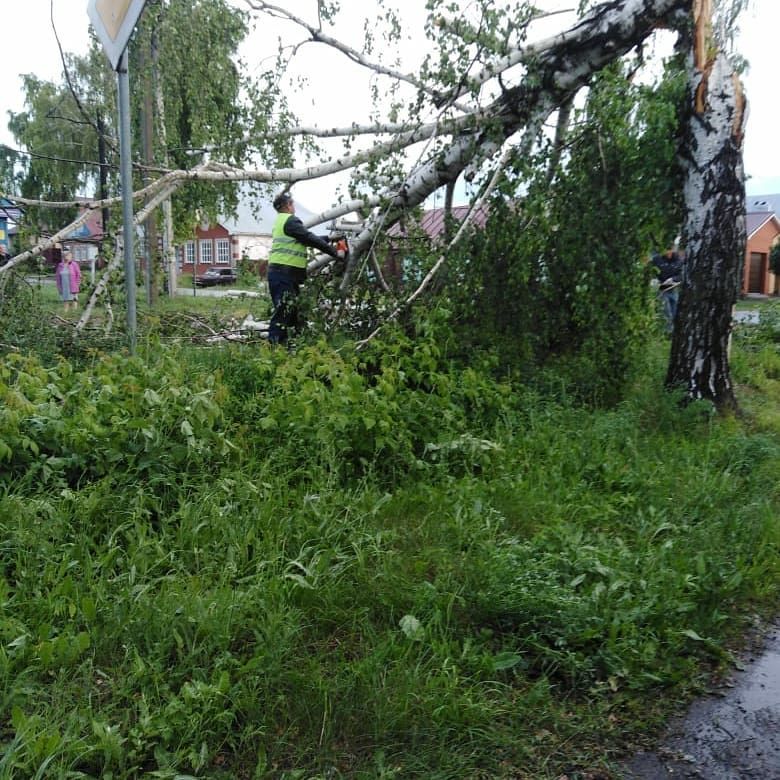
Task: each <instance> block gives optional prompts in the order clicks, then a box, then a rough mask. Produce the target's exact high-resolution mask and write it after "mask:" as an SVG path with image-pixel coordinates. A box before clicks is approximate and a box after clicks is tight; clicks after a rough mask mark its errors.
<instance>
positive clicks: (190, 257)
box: [184, 241, 195, 265]
mask: <svg viewBox="0 0 780 780" xmlns="http://www.w3.org/2000/svg"><path fill="white" fill-rule="evenodd" d="M184 262H185V263H189V264H190V265H195V242H194V241H188V242H187V243H186V244H185V245H184Z"/></svg>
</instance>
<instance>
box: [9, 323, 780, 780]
mask: <svg viewBox="0 0 780 780" xmlns="http://www.w3.org/2000/svg"><path fill="white" fill-rule="evenodd" d="M445 321H446V320H445ZM432 323H433V324H432ZM435 323H436V319H435V318H432V319H430V320H429V321H428V322H427V324H426V325H425V327H423V325H422V324H418V325H417V326H416V330H415V331H414V333H413V334H411V335H413V336H414V338H410V335H409V333H408V332H407V334H406V335H404V334H401V333H396V334H395V335H394V336H392V337H389V336H388V338H387V339H385V340H384V341H383V342H382V343H381V344H377V345H375V346H373V347H372V348H370V349H369V350H367V351H366V352H364V353H360V354H359V355H356V354H355V353H354V351H352V350H350V349H348V348H344V349H342V350H341V351H334V349H333V348H331V347H329V346H327V345H326V344H325V343H324V342H318V343H311V344H308V345H301V346H300V347H299V349H298V351H296V352H295V353H292V354H290V353H286V352H283V351H276V350H272V349H268V348H267V347H266V346H265V345H254V346H251V347H248V346H240V347H223V348H210V349H196V348H193V347H189V348H186V349H184V348H174V347H165V346H162V345H160V344H157V343H152V342H151V341H149V340H146V339H144V340H142V342H141V343H142V345H143V350H141V351H142V352H143V354H141V355H139V356H138V357H135V358H131V357H127V356H124V355H122V354H108V353H106V354H101V353H98V352H94V351H93V352H92V353H89V354H88V353H86V352H84V353H81V354H82V357H81V359H80V360H79V362H78V363H77V364H73V363H71V362H69V361H66V360H59V361H54V360H46V361H42V360H41V359H39V358H38V357H35V356H34V355H33V354H32V350H29V351H28V352H29V354H26V355H22V354H18V353H10V354H7V355H6V357H5V358H4V360H3V363H2V366H1V367H0V401H1V403H0V540H2V541H0V566H1V567H2V568H1V569H0V572H2V576H1V577H0V680H2V684H0V695H2V706H0V713H2V715H0V718H1V720H0V743H1V744H2V751H0V754H1V757H0V776H2V777H8V778H11V777H36V776H37V777H61V778H65V777H69V778H74V777H100V778H109V777H113V778H132V777H139V776H150V777H158V778H174V777H177V776H182V775H194V776H202V777H211V778H217V777H226V778H227V777H230V778H243V777H246V778H265V777H269V778H293V777H307V778H314V777H387V778H389V777H404V778H407V777H420V778H422V777H425V778H437V777H438V778H449V777H485V778H497V777H528V778H544V777H558V776H560V774H562V773H564V772H565V773H567V774H568V775H569V776H570V777H577V776H583V775H584V773H585V771H586V769H588V768H590V769H595V768H601V769H604V770H606V769H608V768H609V766H610V764H611V762H612V761H613V760H614V759H615V757H616V756H617V755H618V753H619V751H620V749H621V747H622V746H623V745H625V742H626V740H627V739H629V738H630V737H631V736H632V735H633V736H636V735H638V734H640V733H642V731H643V730H645V729H647V728H648V726H651V725H653V724H654V723H656V722H657V720H658V718H660V717H661V715H662V714H663V713H662V710H661V704H660V702H661V701H662V700H666V701H668V702H673V701H675V700H677V699H679V698H681V697H683V696H684V695H685V694H686V692H688V691H689V690H691V689H692V688H693V687H695V686H696V685H697V683H698V682H699V681H700V680H701V679H703V677H702V676H703V675H705V674H706V672H707V670H708V669H709V668H711V666H712V665H713V664H719V663H721V662H723V661H725V660H726V659H727V658H728V652H727V650H726V648H727V647H728V643H729V641H730V640H732V639H733V638H734V637H735V636H737V635H738V634H739V632H740V630H741V629H742V628H743V627H744V625H745V621H746V620H747V619H748V616H750V615H751V614H753V613H754V612H755V611H758V612H760V611H762V610H763V609H764V608H765V607H766V608H769V607H771V606H772V605H773V604H775V603H776V597H777V591H778V583H780V567H778V560H780V557H779V556H778V545H779V543H780V531H779V530H778V523H777V516H778V512H777V509H778V494H777V489H776V487H775V485H776V480H775V475H776V473H777V468H778V463H779V462H780V439H779V438H778V434H780V417H778V412H777V410H778V401H779V400H780V389H779V388H780V384H779V383H778V379H779V378H780V356H778V353H777V349H776V346H777V345H776V343H775V342H773V341H770V340H769V339H767V338H766V337H765V335H762V332H758V331H750V330H747V329H746V331H745V333H746V334H748V335H746V336H744V337H742V336H741V335H739V334H738V336H739V337H738V338H737V339H736V340H735V345H734V351H735V354H734V366H735V367H734V373H735V377H736V378H737V379H738V380H739V381H740V382H742V383H743V384H744V385H745V386H744V388H743V390H742V395H743V396H744V399H745V400H744V406H745V409H746V415H745V418H744V419H739V420H737V419H733V418H717V417H714V416H713V415H712V414H711V413H710V409H709V407H707V406H705V405H699V404H692V405H689V406H688V407H687V408H682V407H680V406H678V405H677V403H676V402H675V398H673V397H670V396H668V395H666V394H664V393H663V392H662V391H661V390H660V387H661V383H662V375H663V365H662V364H663V356H662V354H661V353H662V352H663V351H664V349H663V347H664V344H663V342H662V341H661V340H660V339H659V341H658V343H657V344H655V345H654V346H653V348H652V349H651V352H650V357H649V358H648V359H647V360H646V361H645V362H643V363H642V364H641V366H640V367H639V368H638V369H637V371H636V373H635V375H634V376H635V379H634V382H633V383H632V384H631V386H630V387H629V388H628V390H627V392H626V395H625V398H624V400H622V401H621V402H620V403H617V404H616V405H615V406H614V407H613V408H611V409H608V410H601V411H598V410H597V411H593V410H589V409H585V408H583V407H581V406H579V405H578V404H577V403H575V402H574V399H573V398H572V396H571V395H569V393H568V392H567V391H566V390H565V389H564V388H565V387H566V384H565V383H563V382H562V383H560V384H559V385H557V387H556V386H555V385H554V384H553V383H552V382H548V383H547V385H546V386H545V388H544V392H540V391H539V389H538V388H537V389H534V387H533V386H532V385H531V384H529V383H527V382H526V383H521V382H519V381H517V379H516V378H514V377H512V376H511V375H508V374H507V373H506V372H504V373H503V377H504V378H503V379H501V378H496V377H497V375H496V372H495V367H496V363H495V361H494V360H493V358H491V357H490V353H488V352H481V353H474V355H472V357H471V362H470V365H468V366H465V365H464V364H463V363H462V362H461V361H460V360H459V359H458V355H457V351H456V347H455V346H454V345H455V344H456V342H455V341H454V340H453V339H451V338H450V339H447V338H444V337H443V333H442V331H441V328H442V327H444V326H443V325H442V324H441V322H439V324H435ZM410 327H411V325H410ZM748 385H749V386H748ZM661 693H662V694H663V695H661Z"/></svg>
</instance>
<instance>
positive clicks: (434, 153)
mask: <svg viewBox="0 0 780 780" xmlns="http://www.w3.org/2000/svg"><path fill="white" fill-rule="evenodd" d="M246 3H247V6H248V7H249V8H251V9H252V10H253V11H254V12H256V13H258V14H264V15H267V16H270V17H273V18H275V19H282V20H284V21H285V22H286V23H289V24H290V25H294V26H295V27H296V28H297V29H299V30H302V31H303V32H304V41H308V42H312V43H316V44H318V45H324V46H328V47H330V48H332V49H334V50H336V51H338V52H339V53H341V54H342V55H343V56H345V57H347V58H348V59H349V60H351V61H352V62H353V63H355V64H356V65H357V66H359V67H360V68H363V69H366V70H367V71H368V72H370V73H372V74H373V75H374V76H375V77H376V78H382V79H389V80H390V83H391V84H392V85H393V87H392V89H391V90H390V91H391V92H392V91H393V90H396V89H400V88H404V89H407V90H411V91H412V97H411V99H410V100H409V102H408V103H407V104H406V106H405V107H406V111H407V118H406V119H405V120H404V121H401V122H399V121H397V116H398V113H399V106H400V105H402V102H401V101H400V100H397V101H396V102H395V103H394V105H393V108H392V111H391V114H392V115H393V116H392V119H393V121H387V122H381V121H380V122H376V121H372V122H369V123H364V124H359V123H357V122H355V123H353V124H349V125H345V126H341V127H332V128H311V127H309V126H306V125H300V126H297V127H292V126H290V124H289V123H286V124H283V125H281V126H279V127H266V128H264V129H263V132H264V136H263V139H260V140H262V141H263V142H264V143H265V142H267V136H268V135H276V136H278V137H279V138H282V137H285V138H293V137H296V136H303V137H308V138H312V137H320V138H325V137H329V138H341V139H343V140H344V142H345V143H347V142H349V141H352V140H354V139H355V138H358V137H371V138H373V139H375V143H374V144H373V145H371V146H367V147H366V148H363V149H359V150H357V151H348V152H347V153H346V154H343V155H341V156H339V157H337V158H335V159H330V160H328V161H327V162H320V163H318V164H313V165H304V166H300V167H269V168H246V167H238V166H236V165H233V164H224V163H219V162H218V161H216V160H210V161H207V162H205V163H201V164H199V165H196V166H194V167H193V168H190V169H176V170H168V171H166V172H164V173H163V175H161V176H159V177H158V178H157V179H156V180H155V181H153V182H152V183H151V184H149V185H148V186H146V187H144V188H143V189H140V190H139V191H137V192H136V193H134V197H135V198H136V199H141V198H145V199H147V205H146V207H145V209H144V212H143V213H144V216H147V215H148V214H149V213H150V212H151V211H152V210H153V209H154V208H155V207H156V206H157V205H159V204H160V203H162V202H164V201H165V200H166V198H167V197H168V196H169V195H170V194H171V193H172V192H174V191H175V190H176V189H177V188H178V187H179V186H181V185H182V184H185V183H187V182H198V181H199V182H214V183H216V182H220V183H224V182H238V181H250V182H260V183H269V184H270V183H274V184H283V185H285V186H293V185H295V184H296V183H298V182H303V181H310V180H312V179H316V178H321V177H325V176H329V175H331V174H334V173H338V172H343V171H351V172H352V174H353V178H352V182H353V191H354V193H355V197H354V198H350V199H349V200H347V201H345V202H343V203H341V204H337V205H335V206H334V207H333V208H332V209H329V210H327V211H325V212H322V213H321V214H318V215H317V217H316V221H317V222H322V221H326V220H332V219H335V218H338V217H339V216H343V215H346V214H349V213H350V212H351V211H354V210H355V209H357V208H359V209H362V210H363V211H364V213H366V215H367V219H366V220H365V223H364V227H363V229H362V231H361V232H360V233H359V234H358V235H356V236H355V237H354V239H353V240H352V242H351V247H350V249H351V252H350V260H349V263H348V265H347V267H346V270H345V272H344V273H343V275H342V276H341V277H340V279H339V281H338V285H339V290H340V292H341V294H342V295H347V294H349V291H350V289H351V288H352V286H353V285H354V284H356V271H357V269H358V268H359V266H360V263H361V262H362V260H363V259H364V258H365V257H366V256H367V255H369V253H370V252H371V249H372V247H373V246H374V244H375V242H376V240H377V237H378V236H379V235H380V234H381V233H382V232H384V231H386V230H387V229H388V228H389V227H390V226H392V225H393V224H395V223H396V222H397V221H398V220H399V219H400V218H401V217H402V216H403V215H405V214H406V213H408V212H409V211H410V210H411V209H414V208H415V207H417V206H419V205H420V204H422V203H423V202H424V201H425V200H426V198H427V197H428V196H430V195H431V194H432V193H434V192H436V191H437V190H439V189H440V188H443V187H447V186H450V187H451V186H452V184H453V183H454V182H455V181H456V180H458V179H459V178H460V177H468V178H473V177H475V176H477V177H479V176H480V175H482V176H484V177H486V178H485V182H487V181H488V179H489V178H490V176H491V175H492V174H493V173H494V172H495V162H494V160H497V159H498V158H499V157H501V158H502V159H506V158H507V157H508V156H511V155H512V154H515V155H517V154H525V153H528V152H530V150H532V149H533V148H534V146H535V145H537V144H538V142H539V141H540V139H541V138H543V136H544V133H543V127H544V124H545V123H546V122H548V121H549V120H551V119H553V118H554V117H555V116H556V112H559V110H560V109H562V108H563V109H564V110H562V111H560V113H559V114H558V120H559V133H558V134H557V135H556V139H555V145H556V149H555V152H554V154H553V155H552V156H551V157H550V160H549V164H550V176H551V177H552V176H554V169H555V167H556V166H557V165H565V164H566V162H565V155H563V156H562V155H561V154H560V150H561V146H562V144H563V143H564V140H565V137H566V132H565V130H566V124H567V122H568V112H569V109H570V107H571V105H572V102H573V100H574V98H575V97H576V95H577V94H578V92H579V91H580V90H581V89H583V88H585V87H587V85H588V83H589V81H590V80H591V79H592V78H593V77H594V75H595V74H597V73H598V72H599V71H601V70H602V69H603V68H604V67H605V66H607V65H608V64H609V63H611V62H614V61H615V60H616V59H619V58H621V57H623V56H624V55H626V54H627V53H628V52H630V51H631V50H632V49H635V48H637V47H640V46H641V44H642V43H643V41H645V40H647V39H648V38H649V37H650V36H651V35H653V33H654V32H656V31H657V30H659V29H661V28H667V29H672V30H676V31H679V32H681V33H682V38H681V40H682V41H683V45H687V42H688V41H695V42H696V44H697V46H698V52H699V53H698V54H697V55H696V56H693V55H692V56H691V60H690V65H689V68H690V73H691V78H692V80H693V81H695V82H696V84H697V86H696V88H695V93H696V108H695V109H694V110H692V111H691V112H690V114H689V116H690V123H689V131H688V138H689V143H688V145H687V148H688V149H689V150H692V151H693V153H690V154H686V155H684V159H686V160H687V161H688V164H687V168H686V171H687V175H688V185H687V187H686V206H687V209H688V221H687V224H686V228H685V231H684V232H685V236H686V239H687V243H688V245H689V246H688V249H689V253H690V257H691V263H690V267H689V273H688V274H687V275H686V283H685V285H684V290H683V296H682V304H681V313H680V327H679V328H678V329H677V335H676V336H675V341H674V343H673V354H672V360H671V362H670V371H669V377H668V382H669V383H670V384H680V383H681V382H682V381H683V380H682V378H683V377H684V382H683V383H684V384H685V386H686V393H687V394H688V395H689V396H690V397H691V398H707V399H709V400H711V401H713V402H714V403H715V404H716V405H717V406H719V407H722V408H726V407H733V405H734V399H733V393H732V391H731V387H730V381H729V379H728V362H727V357H726V351H725V348H724V347H725V345H726V344H727V340H728V333H729V329H730V319H729V315H728V314H727V313H726V309H727V308H728V305H729V300H732V302H733V294H734V291H735V284H734V281H735V280H734V273H735V271H734V268H735V258H736V257H737V256H738V253H739V244H740V241H741V240H743V233H744V230H743V231H742V232H740V230H739V214H740V209H741V204H740V202H739V197H740V195H739V193H740V183H739V182H740V181H741V168H740V166H739V155H740V153H741V148H740V144H739V142H738V141H739V140H741V137H742V129H741V121H742V120H741V117H742V115H743V114H742V110H741V108H740V107H739V103H740V100H741V97H740V94H739V91H738V89H736V88H735V89H733V90H731V89H725V87H724V88H723V89H721V85H727V83H730V82H729V79H731V80H732V81H733V74H732V75H729V73H730V72H729V69H728V66H727V64H726V61H725V59H724V58H722V57H721V58H718V59H717V60H716V61H715V62H716V67H714V66H712V64H711V63H709V60H707V62H703V61H702V58H703V57H704V56H705V55H704V54H703V52H705V51H711V50H712V47H713V45H715V44H714V42H713V38H712V36H711V35H710V34H708V33H706V32H703V31H705V30H707V29H709V27H708V24H709V18H710V16H711V9H710V3H709V2H705V1H704V0H610V1H609V2H603V3H600V4H598V5H595V6H593V7H592V8H590V9H589V10H588V11H587V12H586V13H584V15H583V16H582V18H580V19H579V20H578V21H577V22H576V23H575V24H573V25H572V26H571V27H570V28H569V29H568V30H565V31H564V32H561V33H560V34H557V35H554V36H552V37H548V38H545V39H543V40H540V41H536V42H532V43H528V42H527V38H526V36H527V29H528V27H529V25H530V24H532V23H533V22H534V21H538V18H539V14H538V12H535V11H534V9H533V8H532V7H531V6H529V5H527V4H521V5H520V6H518V7H517V8H515V9H513V11H512V13H513V14H514V15H513V16H511V17H510V16H509V11H508V10H507V9H505V8H500V9H492V8H491V6H492V4H490V3H480V4H478V6H479V13H478V14H477V21H476V23H473V24H472V23H470V21H469V19H467V17H466V15H464V16H462V17H447V16H445V15H444V14H443V13H442V12H441V11H440V10H439V9H440V7H441V6H440V4H438V3H433V4H432V5H431V15H430V25H431V27H430V29H431V30H432V31H433V32H432V33H431V35H432V37H436V36H438V37H437V44H438V45H439V51H440V53H441V62H440V63H439V64H438V65H435V64H434V65H431V64H430V61H428V62H427V63H426V65H425V67H424V68H423V69H422V75H411V74H409V73H405V72H403V71H401V70H400V69H398V68H396V67H388V66H386V65H384V64H382V63H381V62H379V61H378V60H373V59H371V58H370V56H369V54H368V53H366V52H359V51H357V50H356V49H354V48H352V47H350V46H348V45H347V44H345V43H343V42H341V41H340V40H339V39H338V38H337V37H336V36H334V35H331V34H329V33H328V32H327V31H326V30H325V28H324V23H326V22H328V21H331V20H330V13H331V12H330V11H329V10H328V9H327V7H325V6H322V5H319V4H318V11H319V18H318V23H317V24H316V25H315V24H312V23H311V22H306V21H305V20H303V19H301V18H299V17H297V16H294V15H293V14H291V13H290V12H288V11H286V10H285V9H283V8H280V7H278V6H274V5H272V4H270V3H266V2H258V1H257V0H246ZM731 5H733V6H735V7H738V6H740V5H741V3H739V2H735V3H732V4H731ZM395 21H397V20H395ZM692 29H693V30H695V32H696V35H695V36H690V30H692ZM396 37H397V36H396ZM304 41H300V42H299V43H298V45H297V46H296V47H295V50H296V51H297V49H298V48H299V47H300V45H301V44H302V43H303V42H304ZM452 62H454V63H455V65H456V67H448V66H449V65H451V64H452ZM702 74H704V75H702ZM703 82H706V83H707V84H709V85H710V88H709V89H708V88H707V87H706V85H705V86H704V87H702V86H701V85H702V83H703ZM718 101H719V102H718ZM715 102H718V105H717V106H715ZM735 116H738V117H740V119H739V121H736V120H734V117H735ZM705 118H706V120H705ZM703 120H705V121H706V124H707V128H708V129H707V130H704V131H703V130H702V129H701V123H702V121H703ZM697 123H698V124H697ZM726 126H728V127H729V128H730V129H729V135H728V138H727V139H726V140H725V141H724V143H725V144H727V145H730V146H729V154H727V155H723V154H720V155H718V154H716V155H715V157H717V159H718V160H719V162H720V163H721V164H720V166H719V167H718V170H720V174H719V175H717V178H713V174H715V171H714V170H713V167H712V166H711V165H710V162H711V160H710V161H708V160H702V159H698V160H697V159H695V156H694V154H695V152H696V151H697V150H700V149H701V147H702V144H701V143H700V142H701V141H703V140H707V139H709V137H710V136H717V137H722V136H723V128H724V127H726ZM703 133H704V134H703ZM246 140H247V148H248V149H251V148H252V147H253V144H254V143H256V142H257V143H259V141H258V139H257V138H256V137H255V138H253V137H252V135H251V133H250V134H249V135H248V136H247V139H246ZM704 146H706V147H707V148H710V144H709V143H706V144H704ZM420 147H422V149H421V148H420ZM202 151H204V152H207V151H208V149H207V148H205V147H204V149H203V150H202ZM410 160H411V162H410ZM380 174H381V175H380ZM708 175H709V177H710V178H709V179H707V180H706V182H705V179H706V177H707V176H708ZM729 176H730V178H729ZM367 188H371V190H372V191H371V192H370V193H369V194H367V195H366V194H364V193H365V191H366V189H367ZM722 190H726V191H728V193H729V194H728V195H727V196H726V197H725V199H724V198H723V197H721V191H722ZM361 193H363V194H361ZM9 196H12V195H11V194H10V193H9ZM21 202H25V201H24V200H21ZM105 203H106V201H105V200H103V201H100V202H98V201H96V202H93V203H88V204H87V208H90V209H94V208H99V207H101V206H102V205H105ZM712 204H716V205H714V212H712V215H711V216H709V217H706V218H704V221H703V222H701V221H700V216H701V214H702V213H704V212H707V211H708V210H709V209H710V208H711V207H713V205H712ZM47 205H52V204H47ZM71 205H72V204H71ZM593 218H596V219H597V218H598V215H594V216H593ZM311 222H312V221H310V224H311ZM724 222H728V223H729V225H730V226H731V227H732V228H733V229H731V230H730V231H729V234H730V236H731V238H730V239H729V240H728V241H727V242H725V243H718V244H715V243H712V240H711V237H712V236H713V231H712V225H713V224H715V223H717V224H723V223H724ZM735 226H736V227H735ZM69 229H72V226H69V227H68V228H65V229H64V230H63V231H58V233H57V234H56V236H57V237H61V236H62V235H63V234H66V233H67V231H68V230H69ZM708 236H709V237H710V238H709V239H708ZM54 240H55V238H54V237H53V238H52V239H51V240H50V243H53V241H54ZM46 245H47V244H45V243H43V244H39V245H38V246H36V248H35V250H34V251H41V250H42V249H43V248H45V247H46ZM29 254H30V253H25V254H24V255H20V256H18V257H16V258H14V259H13V260H12V261H11V263H10V264H9V265H8V266H6V268H5V269H0V273H1V272H2V271H4V270H8V269H9V268H10V267H13V266H14V265H15V264H17V263H19V262H21V260H23V259H24V258H25V257H27V256H29ZM325 262H326V261H324V260H323V259H317V260H315V261H313V262H312V263H311V265H310V270H312V271H313V270H317V269H318V268H321V267H322V266H323V265H324V264H325ZM445 262H446V256H442V257H441V258H440V260H439V262H437V266H436V267H437V268H439V267H441V266H442V265H444V263H445ZM708 269H709V272H708ZM713 271H714V273H713ZM435 272H436V271H435V270H434V271H433V273H435ZM716 276H717V279H715V278H714V277H716ZM709 284H716V285H718V290H719V295H720V299H719V300H721V302H722V304H723V305H722V306H719V310H718V315H717V316H716V317H711V316H710V313H708V312H707V311H706V306H707V304H708V302H709V301H710V299H711V297H712V296H711V294H710V292H708V285H709ZM415 297H416V295H414V294H413V295H411V296H409V297H408V299H407V303H411V302H412V301H413V300H414V299H415ZM91 310H92V306H90V307H89V311H91ZM729 311H730V309H729ZM85 316H88V315H87V314H86V313H85ZM391 316H393V315H391ZM82 319H83V321H84V322H86V319H84V318H82ZM694 320H695V321H696V322H702V323H703V322H705V321H706V322H707V323H708V326H707V328H708V329H704V330H702V329H701V328H698V329H697V328H695V327H694V328H693V330H694V331H697V332H698V333H699V335H697V336H694V335H692V333H693V331H692V330H691V326H692V325H695V323H694ZM703 363H706V368H704V369H700V366H701V365H702V364H703ZM705 373H706V374H707V377H706V379H705V377H704V374H705Z"/></svg>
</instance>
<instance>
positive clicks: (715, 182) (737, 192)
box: [666, 0, 746, 411]
mask: <svg viewBox="0 0 780 780" xmlns="http://www.w3.org/2000/svg"><path fill="white" fill-rule="evenodd" d="M708 12H709V0H695V2H694V22H695V35H696V40H695V42H694V47H693V57H692V59H693V61H692V64H691V69H690V70H691V73H692V74H693V77H692V81H691V84H690V90H689V91H690V97H691V100H692V107H693V108H692V112H691V114H690V118H689V121H688V124H687V128H686V133H685V139H684V144H683V155H682V158H683V165H684V168H685V172H686V183H685V206H686V210H687V217H686V224H685V226H684V229H683V241H684V244H685V248H686V252H687V257H686V262H685V264H684V270H683V283H682V289H681V293H680V304H679V309H678V312H677V319H676V323H675V328H674V333H673V336H672V346H671V355H670V358H669V367H668V371H667V375H666V385H667V386H668V387H670V388H683V389H684V391H685V395H686V398H687V399H689V400H694V399H705V400H708V401H711V402H712V403H713V404H714V405H715V407H716V408H717V409H718V410H720V411H727V410H735V409H736V407H737V402H736V398H735V396H734V388H733V386H732V382H731V374H730V371H729V355H728V352H729V350H728V347H729V338H730V334H731V327H732V312H733V307H734V304H735V303H736V300H737V295H738V292H739V289H740V284H741V274H742V268H743V263H744V257H745V244H746V230H745V182H744V170H743V164H742V140H743V126H744V121H745V100H744V95H743V92H742V86H741V84H740V82H739V80H738V78H737V77H736V75H735V73H734V71H733V69H732V67H731V66H730V64H729V62H728V60H727V58H726V57H725V56H724V55H723V54H716V55H715V56H714V59H710V54H709V52H711V51H712V45H711V41H710V38H709V35H708V34H707V32H706V28H707V26H708Z"/></svg>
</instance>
